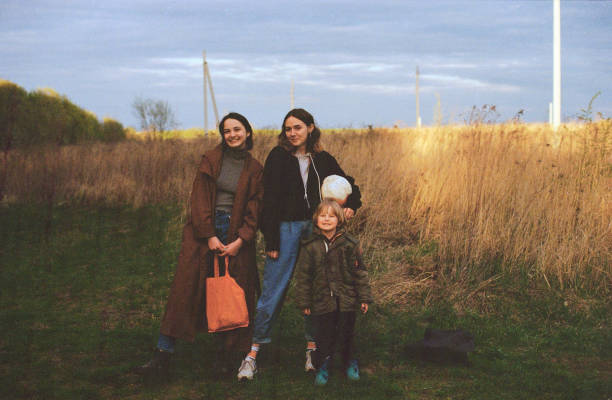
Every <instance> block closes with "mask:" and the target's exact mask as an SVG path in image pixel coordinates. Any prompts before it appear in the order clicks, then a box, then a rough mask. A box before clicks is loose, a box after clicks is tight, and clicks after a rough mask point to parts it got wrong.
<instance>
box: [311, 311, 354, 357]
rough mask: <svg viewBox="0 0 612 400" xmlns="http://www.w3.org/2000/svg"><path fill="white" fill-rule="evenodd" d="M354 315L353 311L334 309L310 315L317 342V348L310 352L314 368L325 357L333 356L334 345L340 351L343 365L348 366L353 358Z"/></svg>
mask: <svg viewBox="0 0 612 400" xmlns="http://www.w3.org/2000/svg"><path fill="white" fill-rule="evenodd" d="M355 317H356V313H355V312H354V311H348V312H340V311H334V312H331V313H327V314H321V315H314V316H313V317H312V319H313V323H314V328H315V341H316V343H317V350H316V351H315V352H313V353H312V355H313V357H312V362H313V364H314V366H315V368H319V367H320V366H321V365H322V364H323V362H324V361H325V359H326V358H327V357H330V358H331V357H332V356H333V354H334V352H335V350H336V346H338V347H339V349H340V351H341V354H342V362H343V365H344V367H345V368H346V367H348V365H349V362H350V361H351V360H352V359H353V351H354V338H355Z"/></svg>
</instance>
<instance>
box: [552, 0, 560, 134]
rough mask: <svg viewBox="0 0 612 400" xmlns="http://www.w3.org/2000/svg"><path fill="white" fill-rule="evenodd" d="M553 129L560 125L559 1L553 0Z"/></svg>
mask: <svg viewBox="0 0 612 400" xmlns="http://www.w3.org/2000/svg"><path fill="white" fill-rule="evenodd" d="M553 1H554V4H553V18H554V23H553V128H554V129H555V130H557V129H558V128H559V125H561V0H553Z"/></svg>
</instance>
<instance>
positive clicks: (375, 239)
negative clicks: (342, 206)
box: [0, 120, 612, 302]
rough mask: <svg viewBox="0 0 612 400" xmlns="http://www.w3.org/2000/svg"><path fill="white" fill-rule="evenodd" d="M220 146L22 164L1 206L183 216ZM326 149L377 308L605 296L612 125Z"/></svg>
mask: <svg viewBox="0 0 612 400" xmlns="http://www.w3.org/2000/svg"><path fill="white" fill-rule="evenodd" d="M217 142H218V136H216V135H214V136H213V137H211V138H199V139H188V140H181V139H171V140H151V139H147V140H128V141H125V142H121V143H114V144H101V143H98V144H89V145H77V146H62V147H45V148H38V149H29V150H27V151H25V150H24V151H13V152H11V153H9V154H7V155H5V158H4V160H3V171H0V172H1V173H0V184H1V186H0V190H1V192H0V195H1V196H2V197H3V200H2V201H3V202H4V203H5V204H6V203H16V202H35V203H41V204H47V205H51V204H66V203H67V204H73V203H76V204H91V205H99V204H105V205H113V206H115V205H119V206H124V205H127V206H133V207H140V206H143V205H147V204H169V203H170V204H177V203H178V204H185V203H186V199H187V198H188V196H189V192H190V189H191V184H192V180H193V177H194V173H195V170H196V166H197V164H198V161H199V157H200V155H201V154H202V153H203V152H204V151H205V150H206V149H208V148H210V147H211V146H213V145H214V144H216V143H217ZM275 143H276V138H275V136H274V135H271V134H269V133H257V132H256V136H255V148H254V149H253V153H254V155H255V157H256V158H257V159H259V160H260V161H262V163H263V161H264V160H265V155H266V154H267V153H268V151H269V150H270V149H271V148H272V146H274V144H275ZM323 145H324V148H325V149H326V150H328V151H329V152H330V153H331V154H333V155H335V156H336V157H337V159H338V160H339V162H340V164H341V165H342V167H343V168H344V170H345V171H346V172H347V173H348V174H350V175H353V176H354V177H355V178H356V182H357V184H358V185H359V186H360V187H361V191H362V193H363V203H364V206H363V208H362V209H361V210H360V211H359V212H358V214H357V217H356V218H355V219H354V220H353V221H352V222H351V226H350V229H351V230H352V231H353V232H354V233H356V234H357V235H358V236H359V237H360V239H361V240H362V242H363V243H364V244H365V247H366V249H367V255H368V258H369V260H370V263H371V265H373V274H372V275H373V277H374V281H375V286H376V287H377V288H378V289H379V290H377V291H376V292H377V293H378V296H379V300H383V301H385V300H391V299H393V300H394V301H395V302H409V301H410V298H411V296H414V294H415V293H420V295H419V296H421V298H422V296H425V300H427V298H428V296H435V295H436V293H439V291H433V290H432V287H433V286H432V285H435V286H436V287H440V285H442V286H443V287H444V288H446V291H445V292H444V294H443V295H445V296H451V297H455V298H457V299H459V298H460V299H462V301H467V300H470V299H471V300H476V301H479V300H478V298H479V296H482V295H483V293H485V292H486V288H487V286H489V285H491V284H493V283H494V282H495V281H496V280H498V279H500V278H501V277H502V275H504V273H506V272H511V274H505V275H506V276H507V275H510V276H514V277H520V278H521V279H524V280H526V281H527V282H529V283H530V284H533V285H534V286H537V287H541V288H547V287H548V288H551V289H554V290H566V289H569V290H570V291H571V292H576V293H577V292H584V293H588V294H589V295H593V296H602V295H605V294H607V293H608V294H609V292H610V288H611V287H612V265H611V263H610V259H611V257H610V256H611V249H612V122H611V121H609V120H606V121H601V122H598V123H593V124H587V125H575V126H571V125H568V126H565V127H563V128H562V129H561V130H560V131H559V132H558V134H557V136H555V134H554V132H552V131H551V130H550V129H549V128H548V127H547V126H538V125H525V124H504V125H474V126H462V127H433V128H424V129H421V130H418V131H417V130H412V129H402V130H399V129H374V130H370V131H352V130H340V131H326V132H324V133H323ZM177 223H180V221H178V222H177ZM415 248H416V249H417V250H416V251H415V250H414V249H415ZM410 249H412V250H410ZM438 295H440V294H438Z"/></svg>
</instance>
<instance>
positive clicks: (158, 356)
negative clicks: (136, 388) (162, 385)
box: [134, 349, 172, 378]
mask: <svg viewBox="0 0 612 400" xmlns="http://www.w3.org/2000/svg"><path fill="white" fill-rule="evenodd" d="M171 357H172V353H169V352H167V351H162V350H160V349H155V351H154V352H153V356H152V357H151V360H149V362H147V363H146V364H143V365H141V366H139V367H136V368H135V369H134V372H136V373H137V374H139V375H144V376H147V377H154V376H155V377H159V378H162V377H164V376H166V375H167V374H168V369H169V367H170V358H171Z"/></svg>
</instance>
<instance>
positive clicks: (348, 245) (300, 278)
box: [295, 228, 372, 315]
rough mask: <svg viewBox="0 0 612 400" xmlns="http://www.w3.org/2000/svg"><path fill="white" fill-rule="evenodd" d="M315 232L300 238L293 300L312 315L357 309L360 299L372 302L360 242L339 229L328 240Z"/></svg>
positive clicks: (361, 301) (363, 301)
mask: <svg viewBox="0 0 612 400" xmlns="http://www.w3.org/2000/svg"><path fill="white" fill-rule="evenodd" d="M316 231H317V229H316V228H315V232H314V233H313V234H312V235H311V236H310V237H308V238H305V239H303V240H302V243H301V247H300V254H299V256H298V261H297V264H296V268H295V276H296V290H295V302H296V304H297V306H298V307H299V308H300V310H304V309H305V308H310V311H311V314H312V315H320V314H325V313H329V312H333V311H336V310H337V309H338V307H339V311H343V312H344V311H356V310H359V308H360V306H361V303H367V304H369V303H371V302H372V294H371V291H370V284H369V282H368V271H367V270H366V268H365V266H364V264H363V260H362V257H361V249H360V247H359V242H358V241H357V240H356V239H354V238H352V237H351V236H349V235H347V234H346V233H344V232H342V231H339V232H338V233H337V234H336V236H334V237H333V238H332V240H331V241H328V240H327V239H326V238H325V236H323V235H322V234H321V233H317V232H316Z"/></svg>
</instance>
